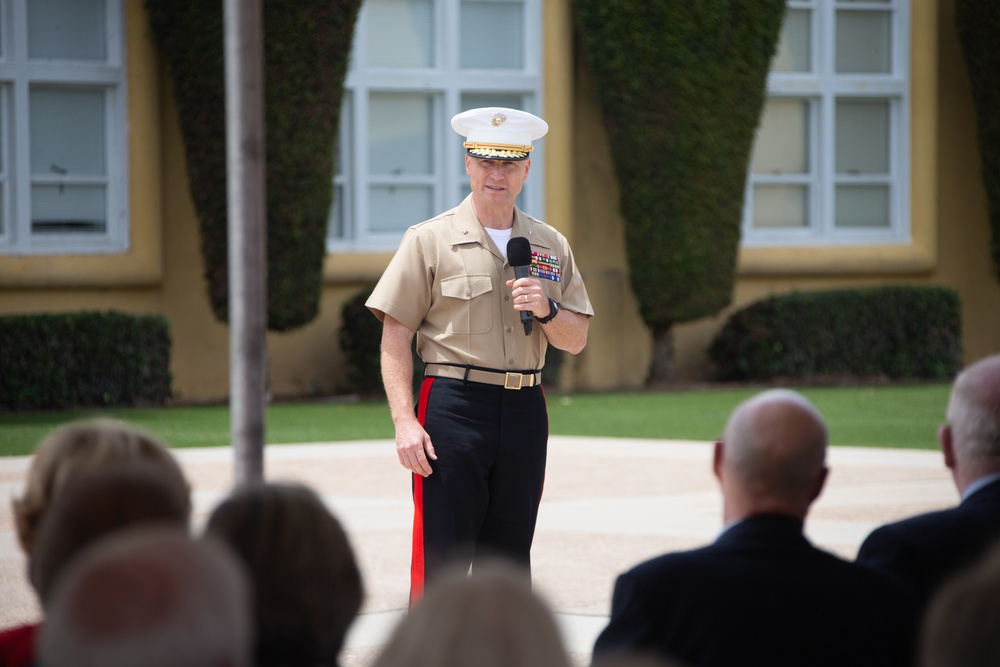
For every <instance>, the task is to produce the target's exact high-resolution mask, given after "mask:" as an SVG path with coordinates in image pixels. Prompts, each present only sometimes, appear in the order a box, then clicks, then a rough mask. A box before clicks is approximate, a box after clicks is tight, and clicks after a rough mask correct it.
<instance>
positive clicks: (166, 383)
mask: <svg viewBox="0 0 1000 667" xmlns="http://www.w3.org/2000/svg"><path fill="white" fill-rule="evenodd" d="M0 351H2V354H0V409H7V410H52V409H64V408H74V407H89V406H105V407H109V406H127V405H149V404H155V405H159V404H162V403H163V401H164V400H165V399H167V398H169V397H170V380H171V377H170V332H169V325H168V324H167V320H166V318H164V317H162V316H142V315H127V314H124V313H117V312H104V313H99V312H82V313H64V314H43V315H8V316H4V317H0Z"/></svg>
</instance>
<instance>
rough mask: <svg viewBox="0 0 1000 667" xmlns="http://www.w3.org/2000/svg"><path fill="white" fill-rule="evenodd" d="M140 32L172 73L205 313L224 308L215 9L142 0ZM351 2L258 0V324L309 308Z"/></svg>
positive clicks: (321, 252)
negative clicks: (262, 264) (261, 289)
mask: <svg viewBox="0 0 1000 667" xmlns="http://www.w3.org/2000/svg"><path fill="white" fill-rule="evenodd" d="M145 4H146V7H147V9H148V10H149V14H150V34H151V37H152V38H153V39H154V40H155V42H156V44H157V46H158V47H159V48H160V51H161V52H162V54H163V58H164V62H165V63H166V65H167V67H168V68H169V71H170V73H171V75H172V77H173V81H174V95H175V96H176V99H177V110H178V114H179V117H180V123H181V131H182V132H183V134H184V149H185V155H186V157H187V169H188V182H189V185H190V188H191V197H192V199H193V200H194V205H195V208H196V209H197V212H198V221H199V223H200V225H201V247H202V256H203V260H204V274H205V280H206V281H207V283H208V296H209V301H210V303H211V306H212V311H213V313H215V315H216V317H218V318H219V319H220V320H222V321H228V318H229V269H228V266H229V256H228V245H227V243H228V229H227V214H228V211H227V200H226V197H227V191H226V167H227V165H226V116H225V62H224V57H223V41H224V40H223V18H224V17H223V7H222V3H221V2H208V1H205V0H146V3H145ZM360 6H361V0H268V2H265V3H263V6H262V12H263V16H262V18H263V22H264V35H263V39H264V63H263V66H264V81H265V90H264V124H265V135H266V136H265V141H266V144H267V145H266V149H265V150H266V159H267V173H266V180H267V183H266V187H267V326H268V329H270V330H273V331H288V330H291V329H295V328H298V327H301V326H303V325H305V324H308V323H309V322H311V321H312V320H313V319H314V318H315V317H316V314H317V313H318V312H319V299H320V294H321V292H322V270H323V258H324V257H325V255H326V231H327V218H328V217H329V214H330V207H331V202H332V201H333V166H334V148H335V146H336V144H337V129H338V124H339V118H340V109H341V100H342V99H343V93H344V78H345V76H346V75H347V64H348V56H349V55H350V50H351V42H352V39H353V34H354V24H355V22H356V19H357V14H358V10H359V7H360Z"/></svg>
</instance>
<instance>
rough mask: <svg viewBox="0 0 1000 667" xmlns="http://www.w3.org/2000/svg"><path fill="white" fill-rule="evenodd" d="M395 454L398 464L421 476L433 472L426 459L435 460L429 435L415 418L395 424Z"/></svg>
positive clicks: (435, 456)
mask: <svg viewBox="0 0 1000 667" xmlns="http://www.w3.org/2000/svg"><path fill="white" fill-rule="evenodd" d="M396 455H397V456H398V457H399V463H400V465H402V466H403V467H404V468H406V469H407V470H409V471H411V472H413V473H416V474H417V475H422V476H423V477H427V475H430V474H431V472H433V471H432V470H431V464H430V462H429V461H428V460H427V459H433V460H435V461H436V460H437V454H435V453H434V445H433V443H431V437H430V436H429V435H427V431H425V430H424V427H423V426H421V425H420V422H418V421H417V420H416V419H413V420H407V421H405V422H403V423H400V424H397V425H396Z"/></svg>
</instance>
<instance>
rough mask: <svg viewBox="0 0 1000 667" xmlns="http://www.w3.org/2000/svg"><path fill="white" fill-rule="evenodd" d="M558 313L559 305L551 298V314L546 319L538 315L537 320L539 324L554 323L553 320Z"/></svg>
mask: <svg viewBox="0 0 1000 667" xmlns="http://www.w3.org/2000/svg"><path fill="white" fill-rule="evenodd" d="M558 312H559V304H558V303H556V302H555V301H553V300H552V297H549V314H548V315H546V316H545V317H538V316H537V315H536V316H535V319H536V320H538V323H539V324H548V323H549V322H551V321H552V318H554V317H555V316H556V314H557V313H558Z"/></svg>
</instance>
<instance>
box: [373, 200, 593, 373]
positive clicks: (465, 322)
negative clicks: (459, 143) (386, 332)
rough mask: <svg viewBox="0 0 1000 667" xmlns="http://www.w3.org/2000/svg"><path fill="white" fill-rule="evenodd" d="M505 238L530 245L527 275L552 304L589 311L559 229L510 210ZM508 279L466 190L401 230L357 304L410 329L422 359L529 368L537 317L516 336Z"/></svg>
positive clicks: (541, 352)
mask: <svg viewBox="0 0 1000 667" xmlns="http://www.w3.org/2000/svg"><path fill="white" fill-rule="evenodd" d="M512 236H523V237H525V238H527V239H528V241H529V242H530V243H531V252H532V275H534V276H536V277H538V278H540V279H541V283H542V286H543V288H544V290H545V293H546V294H547V295H548V296H549V297H551V298H552V299H553V300H554V301H555V302H556V303H558V304H559V307H560V308H562V309H564V310H571V311H574V312H577V313H580V314H583V315H587V316H588V317H589V316H592V315H593V314H594V310H593V307H592V306H591V305H590V298H589V297H588V296H587V289H586V287H585V286H584V284H583V278H582V277H581V276H580V272H579V270H578V269H577V266H576V262H575V261H574V260H573V253H572V251H571V250H570V247H569V243H567V241H566V238H565V237H564V236H563V235H562V234H560V233H559V232H558V231H556V230H555V229H554V228H552V227H550V226H549V225H547V224H545V223H544V222H541V221H540V220H536V219H534V218H532V217H530V216H527V215H525V214H524V213H523V212H521V211H520V210H519V209H517V208H515V209H514V228H513V232H512ZM513 278H514V270H513V269H512V268H511V266H510V265H509V264H508V263H507V261H506V260H505V259H504V258H503V255H502V254H501V252H500V250H498V249H497V246H496V244H495V243H493V240H492V239H491V238H490V237H489V234H487V233H486V230H485V229H484V228H483V226H482V225H481V224H480V223H479V220H478V219H477V218H476V214H475V211H474V210H473V207H472V196H471V195H469V196H468V197H466V198H465V200H464V201H463V202H462V203H461V204H459V205H458V206H457V207H456V208H453V209H451V210H450V211H446V212H445V213H442V214H441V215H439V216H437V217H436V218H432V219H430V220H427V221H425V222H421V223H420V224H417V225H414V226H413V227H410V228H409V229H408V230H407V231H406V234H405V235H404V236H403V240H402V241H401V242H400V245H399V249H398V250H397V251H396V254H395V255H394V256H393V258H392V261H391V262H390V263H389V266H388V267H387V268H386V270H385V273H384V274H382V278H381V279H380V280H379V282H378V285H376V286H375V290H374V291H373V292H372V295H371V296H370V297H369V298H368V301H367V302H366V303H365V305H366V306H368V308H369V309H371V311H372V312H373V313H375V316H376V317H378V318H379V320H384V319H385V315H387V314H388V315H390V316H392V317H393V318H394V319H396V320H398V321H399V322H400V323H401V324H402V325H403V326H405V327H406V328H407V329H409V330H410V331H415V332H417V353H418V354H419V355H420V358H421V359H423V360H424V362H426V363H451V364H463V365H471V366H481V367H484V368H492V369H496V370H503V371H529V370H536V369H539V368H541V367H542V365H543V364H544V363H545V348H546V347H547V346H548V341H547V340H546V338H545V334H544V333H542V325H541V324H539V323H538V322H537V321H534V322H533V326H532V333H531V335H530V336H525V335H524V328H523V326H522V324H521V314H520V311H517V310H514V307H513V306H512V305H511V296H510V292H511V290H510V288H509V287H507V284H506V283H507V281H508V280H511V279H513Z"/></svg>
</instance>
